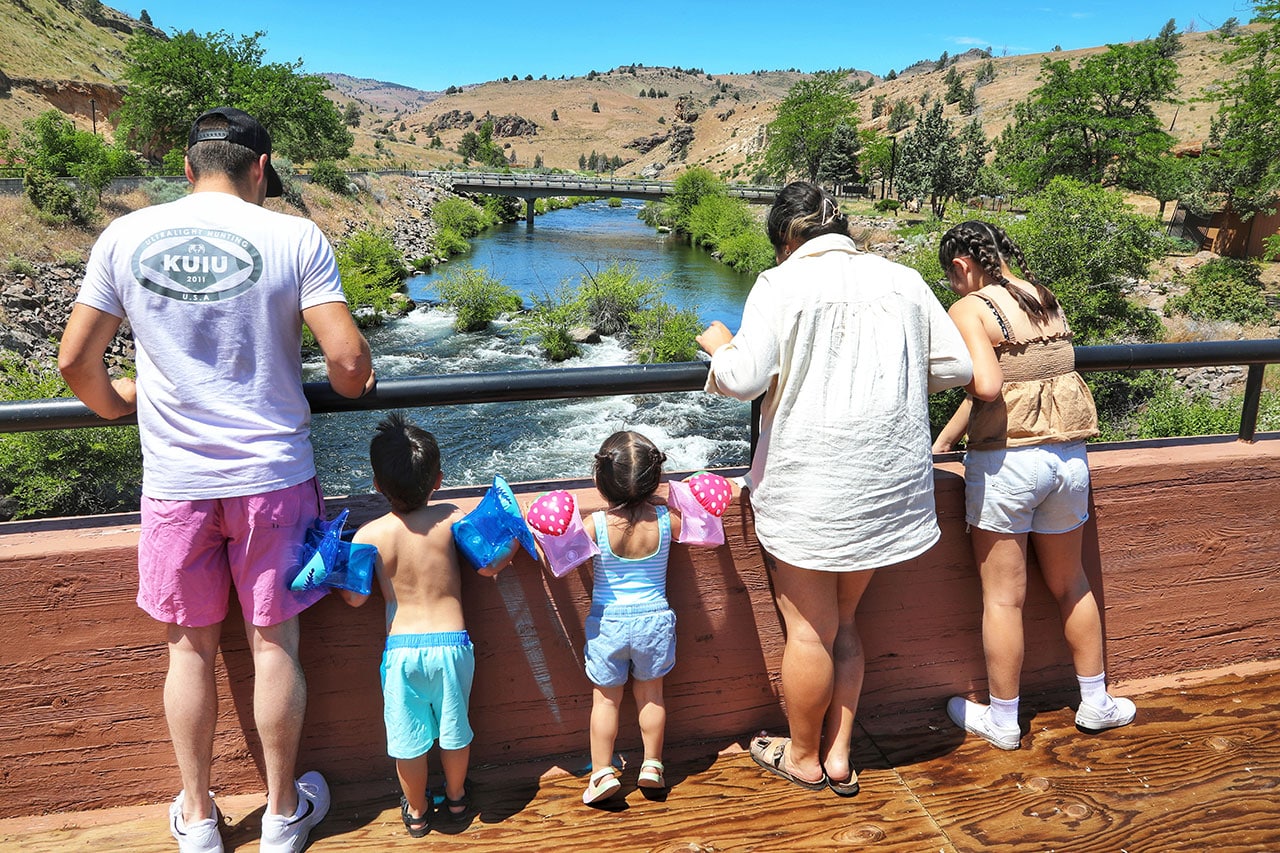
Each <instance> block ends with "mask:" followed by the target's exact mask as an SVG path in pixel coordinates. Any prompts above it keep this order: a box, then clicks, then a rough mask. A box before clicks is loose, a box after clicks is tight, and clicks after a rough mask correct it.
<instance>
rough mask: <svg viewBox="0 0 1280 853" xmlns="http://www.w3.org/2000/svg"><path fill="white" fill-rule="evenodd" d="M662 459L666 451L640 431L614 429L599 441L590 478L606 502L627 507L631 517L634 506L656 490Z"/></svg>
mask: <svg viewBox="0 0 1280 853" xmlns="http://www.w3.org/2000/svg"><path fill="white" fill-rule="evenodd" d="M666 461H667V454H665V453H663V452H662V451H661V450H659V449H658V448H657V446H656V445H654V443H653V442H652V441H650V440H649V439H647V438H645V437H644V436H643V435H641V434H640V433H638V432H631V431H630V430H624V431H621V432H615V433H614V434H613V435H611V436H609V437H608V438H606V439H605V440H604V443H603V444H601V445H600V450H599V451H598V452H597V453H596V457H595V465H594V466H593V470H592V478H593V479H594V480H595V484H596V488H597V489H599V490H600V494H602V495H604V497H605V499H606V500H608V501H609V503H610V505H611V506H613V507H621V508H623V509H627V510H629V511H630V512H631V515H632V518H633V520H634V517H635V514H636V510H637V509H638V508H639V507H640V506H641V505H642V504H643V503H644V502H645V501H647V500H648V499H649V498H650V497H651V496H652V495H653V493H654V492H656V491H657V490H658V484H659V483H661V482H662V463H663V462H666Z"/></svg>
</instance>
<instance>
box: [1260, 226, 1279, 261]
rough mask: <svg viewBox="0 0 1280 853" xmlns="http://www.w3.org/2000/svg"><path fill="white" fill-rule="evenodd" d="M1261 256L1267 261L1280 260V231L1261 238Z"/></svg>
mask: <svg viewBox="0 0 1280 853" xmlns="http://www.w3.org/2000/svg"><path fill="white" fill-rule="evenodd" d="M1262 258H1263V260H1267V261H1280V232H1277V233H1275V234H1272V235H1271V236H1270V237H1264V238H1263V240H1262Z"/></svg>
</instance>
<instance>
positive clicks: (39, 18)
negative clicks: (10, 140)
mask: <svg viewBox="0 0 1280 853" xmlns="http://www.w3.org/2000/svg"><path fill="white" fill-rule="evenodd" d="M79 8H80V7H79V6H77V5H76V4H74V3H70V2H68V3H67V4H66V5H64V4H63V3H59V2H57V0H0V33H3V38H2V39H0V43H2V44H3V48H2V49H0V126H2V127H6V128H8V129H10V130H17V129H18V128H20V127H21V126H22V122H23V121H24V120H26V119H28V118H32V117H33V116H36V115H39V114H40V113H42V112H44V111H45V110H48V109H50V108H51V107H52V108H55V109H59V110H61V111H62V112H64V113H67V114H68V115H70V116H71V117H72V118H73V119H74V120H75V121H76V123H77V124H78V125H81V126H83V127H84V128H85V129H86V130H87V129H89V128H90V127H91V126H92V124H93V114H94V112H95V111H96V113H97V118H98V130H99V131H100V132H104V133H107V134H109V133H110V123H109V122H108V120H107V116H108V114H109V113H110V112H111V111H112V110H114V109H116V108H117V107H119V105H120V99H121V97H122V95H123V89H121V88H120V84H121V82H122V81H123V71H124V66H125V56H124V46H125V42H127V41H128V40H129V36H130V35H131V34H132V33H133V32H134V31H135V30H137V29H138V28H140V27H143V25H142V24H141V23H140V22H139V21H137V20H135V19H134V18H131V17H129V16H128V15H125V14H124V13H122V12H118V11H116V10H115V9H112V8H110V7H109V6H102V7H101V10H100V11H99V12H98V13H95V14H94V15H93V16H91V17H87V16H86V15H84V14H83V13H81V12H80V11H77V9H79ZM91 99H92V100H93V102H94V103H93V105H92V106H91V105H90V103H89V102H90V100H91Z"/></svg>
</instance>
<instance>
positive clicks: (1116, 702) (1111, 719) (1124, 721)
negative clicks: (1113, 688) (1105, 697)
mask: <svg viewBox="0 0 1280 853" xmlns="http://www.w3.org/2000/svg"><path fill="white" fill-rule="evenodd" d="M1112 700H1113V704H1112V706H1111V707H1110V708H1109V709H1107V710H1106V711H1101V710H1099V709H1098V708H1096V707H1094V706H1093V705H1086V704H1085V703H1083V702H1081V703H1080V707H1079V709H1078V710H1077V711H1076V725H1077V726H1079V727H1080V728H1082V729H1084V730H1085V731H1087V732H1101V731H1105V730H1106V729H1117V728H1119V727H1120V726H1127V725H1129V724H1130V723H1132V722H1133V718H1134V716H1135V715H1137V713H1138V706H1136V705H1134V704H1133V701H1132V700H1130V699H1126V698H1124V697H1123V696H1113V697H1112Z"/></svg>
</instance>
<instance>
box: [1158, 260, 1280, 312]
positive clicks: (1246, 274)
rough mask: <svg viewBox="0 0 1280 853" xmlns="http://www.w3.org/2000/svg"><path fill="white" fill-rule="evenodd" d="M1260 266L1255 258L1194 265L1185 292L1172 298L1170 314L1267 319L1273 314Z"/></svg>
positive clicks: (1168, 304) (1169, 302)
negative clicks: (1265, 293)
mask: <svg viewBox="0 0 1280 853" xmlns="http://www.w3.org/2000/svg"><path fill="white" fill-rule="evenodd" d="M1261 275H1262V268H1261V267H1259V266H1258V263H1257V262H1256V261H1251V260H1241V259H1237V258H1214V259H1213V260H1211V261H1208V262H1206V263H1204V264H1201V265H1200V266H1198V267H1196V268H1195V269H1194V270H1193V271H1192V272H1191V275H1190V281H1189V286H1188V289H1187V292H1186V293H1185V294H1183V295H1182V296H1175V297H1173V298H1171V299H1170V300H1169V301H1168V303H1167V305H1166V308H1167V309H1168V310H1169V311H1170V312H1171V313H1178V314H1187V315H1189V316H1191V317H1195V318H1196V319H1199V320H1227V321H1229V322H1232V323H1254V322H1266V321H1269V320H1270V319H1271V318H1272V317H1273V312H1272V310H1271V308H1270V307H1268V305H1267V300H1266V297H1265V296H1264V295H1263V292H1262V279H1261Z"/></svg>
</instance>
